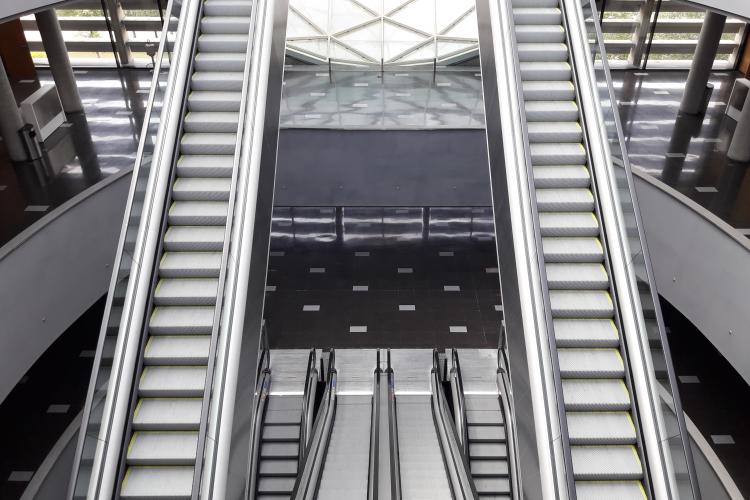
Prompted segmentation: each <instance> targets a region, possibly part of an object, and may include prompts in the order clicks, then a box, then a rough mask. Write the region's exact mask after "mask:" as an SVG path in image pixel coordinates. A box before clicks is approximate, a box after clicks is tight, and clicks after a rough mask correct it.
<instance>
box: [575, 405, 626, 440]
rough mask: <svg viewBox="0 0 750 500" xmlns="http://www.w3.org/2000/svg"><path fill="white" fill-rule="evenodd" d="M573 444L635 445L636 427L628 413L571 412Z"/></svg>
mask: <svg viewBox="0 0 750 500" xmlns="http://www.w3.org/2000/svg"><path fill="white" fill-rule="evenodd" d="M568 435H569V436H570V442H571V444H576V445H588V444H595V443H600V444H635V442H636V439H635V438H636V436H635V425H634V424H633V420H632V418H631V417H630V414H629V413H628V412H624V411H622V412H598V413H597V412H591V413H587V412H570V413H568Z"/></svg>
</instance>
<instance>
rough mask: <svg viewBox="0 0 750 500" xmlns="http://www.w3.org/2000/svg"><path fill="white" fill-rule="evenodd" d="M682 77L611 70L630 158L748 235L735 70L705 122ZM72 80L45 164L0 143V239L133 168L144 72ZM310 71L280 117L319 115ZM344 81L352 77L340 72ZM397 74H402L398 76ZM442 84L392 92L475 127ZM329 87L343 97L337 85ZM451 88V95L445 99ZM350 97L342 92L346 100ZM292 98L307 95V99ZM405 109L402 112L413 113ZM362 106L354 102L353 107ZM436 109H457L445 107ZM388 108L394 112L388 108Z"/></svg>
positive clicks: (719, 88) (749, 209)
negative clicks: (79, 107) (732, 99)
mask: <svg viewBox="0 0 750 500" xmlns="http://www.w3.org/2000/svg"><path fill="white" fill-rule="evenodd" d="M686 76H687V72H685V71H651V72H643V71H632V70H628V71H615V72H613V79H614V83H615V91H616V94H617V97H618V99H619V101H620V110H621V117H622V121H623V128H624V133H625V136H626V141H627V148H628V153H629V156H630V159H631V162H632V164H633V165H634V166H635V167H636V168H638V169H641V170H642V171H645V172H647V173H649V174H650V175H652V176H654V177H655V178H657V179H659V180H661V181H662V182H665V183H666V184H668V185H670V186H672V187H674V188H676V189H677V190H678V191H680V192H681V193H683V194H685V195H686V196H688V197H689V198H691V199H693V200H694V201H696V202H697V203H698V204H700V205H701V206H703V207H705V208H707V209H708V210H710V211H711V212H713V213H714V214H716V215H717V216H718V217H720V218H721V219H723V220H725V221H726V222H728V223H729V224H730V225H732V226H733V227H735V228H736V229H737V230H738V231H740V232H741V233H742V234H745V235H750V176H748V175H747V170H748V168H747V167H748V166H749V165H748V164H742V163H736V162H732V161H729V160H727V158H726V151H727V149H728V147H729V140H730V139H731V135H732V133H733V129H734V122H733V121H732V120H730V119H728V118H726V117H725V116H724V108H725V104H726V102H727V100H728V98H729V93H730V91H731V86H732V82H733V81H734V79H735V78H737V77H738V76H739V73H736V72H716V73H714V74H713V75H712V77H711V83H712V84H713V85H714V87H715V90H714V92H713V95H712V97H711V102H710V105H709V108H708V112H707V114H706V116H705V118H700V117H693V116H680V115H679V112H678V106H679V101H680V97H681V95H682V89H683V87H684V81H685V78H686ZM76 77H77V80H78V85H79V89H80V93H81V98H82V100H83V103H84V107H85V115H79V116H77V117H73V119H72V120H71V123H70V125H67V126H66V127H65V128H63V129H61V130H60V131H58V132H57V133H56V134H54V135H53V136H52V137H50V138H49V139H48V140H47V142H46V144H45V147H46V149H47V155H46V159H47V161H46V162H45V164H44V165H42V164H40V163H39V162H37V164H26V165H18V166H14V165H11V164H10V162H9V161H8V160H7V156H6V154H5V151H4V149H3V144H2V141H0V213H2V214H3V217H2V218H0V245H2V244H4V243H6V242H8V241H9V240H10V239H11V238H13V237H14V236H16V235H17V234H18V233H20V232H21V231H22V230H23V229H25V228H26V227H28V226H29V225H30V224H32V223H33V222H34V221H36V220H38V219H40V218H41V217H43V216H44V214H46V213H48V212H49V211H50V210H52V209H53V208H55V207H56V206H58V205H60V204H61V203H64V202H65V201H66V200H68V199H70V198H71V197H73V196H75V195H76V194H78V193H79V192H81V191H82V190H84V189H86V188H87V187H89V186H91V185H92V184H94V183H96V182H98V181H99V180H101V179H102V178H104V177H106V176H108V175H112V174H116V173H117V172H119V171H120V170H121V169H123V168H129V167H131V166H132V164H133V161H134V159H135V154H136V150H137V146H138V135H139V133H140V129H141V124H142V119H143V113H144V106H145V102H146V100H147V98H148V89H149V86H150V82H151V75H150V73H149V72H148V71H147V70H132V69H131V70H119V71H118V70H114V69H90V70H85V71H77V72H76ZM313 77H314V74H313V75H312V76H309V75H308V76H305V75H304V74H297V73H290V76H289V78H290V83H292V84H293V85H292V87H294V88H293V89H291V90H287V91H286V93H285V99H287V101H285V102H284V103H282V110H285V113H287V114H289V113H291V114H292V115H293V116H296V117H299V116H304V115H306V114H311V115H314V116H317V115H320V113H321V111H320V110H319V109H317V108H315V107H314V106H312V107H310V106H311V105H310V104H309V102H308V101H309V100H310V95H313V94H315V95H317V94H319V92H312V91H313V90H316V89H317V87H315V88H313V87H310V85H312V83H310V82H308V80H306V79H305V78H308V79H309V78H313ZM346 78H352V76H351V75H346ZM394 78H395V77H394ZM399 78H401V79H407V80H408V78H407V77H405V76H400V77H399ZM466 78H475V75H474V73H467V75H466ZM296 80H299V82H298V81H296ZM51 81H52V80H51V76H50V75H49V73H48V72H47V71H44V70H41V71H39V82H40V83H42V84H44V83H50V82H51ZM462 81H463V80H462ZM339 83H341V82H339ZM355 83H356V82H355ZM360 83H361V82H360ZM438 83H439V82H438ZM443 83H451V86H446V87H439V88H438V87H435V89H432V90H430V92H434V94H435V96H434V97H430V95H428V94H425V95H422V94H419V95H416V94H415V95H414V96H412V97H409V98H404V97H396V98H397V99H401V100H404V99H406V100H409V99H411V100H413V101H415V102H411V101H409V103H410V104H411V105H412V108H414V109H417V108H419V109H422V111H420V112H422V113H423V115H424V116H428V115H430V116H432V115H435V113H437V112H438V109H437V108H435V109H433V108H430V106H431V105H430V104H429V103H431V102H433V101H434V102H436V103H438V104H440V105H441V106H442V105H443V104H445V103H443V101H442V100H445V102H447V103H453V102H454V101H455V102H458V103H459V104H460V105H461V106H458V105H456V106H457V107H465V106H464V104H465V103H464V101H466V102H469V101H470V102H471V103H473V104H472V106H473V107H471V109H472V110H473V111H472V113H471V116H473V118H472V119H471V120H473V121H471V120H469V121H466V122H456V123H455V124H454V126H457V127H467V126H468V127H470V128H475V127H476V126H478V124H481V123H482V122H483V116H481V115H482V113H481V110H478V109H475V108H476V103H477V102H481V99H480V98H479V97H477V95H475V94H476V92H474V93H473V94H472V93H471V92H472V91H473V90H475V89H474V88H473V87H471V89H469V90H466V91H464V90H463V88H464V87H465V85H464V87H461V86H460V85H458V84H457V83H455V82H452V81H448V80H446V82H443ZM342 84H343V83H342ZM315 85H318V84H315ZM352 85H353V84H352ZM373 85H374V84H373ZM399 85H401V84H400V83H399ZM435 85H437V83H435ZM37 86H38V83H37V82H34V81H22V82H14V91H15V92H16V95H17V99H18V100H19V101H20V100H22V99H24V98H25V97H26V96H28V95H29V94H30V93H31V92H33V91H34V90H36V88H37ZM297 87H299V88H297ZM308 87H309V88H308ZM459 87H460V88H459ZM368 88H369V87H368ZM384 88H385V87H384ZM395 88H396V87H394V89H395ZM399 88H400V87H399ZM378 89H379V87H378V88H374V87H373V88H372V89H371V90H369V91H370V92H375V94H377V92H378V91H380V90H378ZM318 90H319V89H318ZM391 90H393V89H391ZM354 91H356V92H358V93H359V94H361V93H362V92H366V91H367V89H364V90H363V88H360V87H357V88H356V89H354V88H353V90H352V92H354ZM337 92H344V93H345V92H346V89H339V90H338V91H337ZM394 92H395V90H394ZM451 92H452V93H454V94H456V95H457V96H458V97H452V96H453V94H452V93H451ZM462 92H463V93H462ZM359 94H357V95H359ZM381 94H382V92H381ZM381 94H377V95H374V97H373V99H375V100H377V99H376V98H377V97H378V96H380V97H381V99H380V100H382V99H383V98H384V97H385V94H382V95H381ZM464 94H466V95H470V96H471V99H469V100H467V99H468V98H466V96H464ZM337 95H338V94H337ZM347 95H349V94H347ZM357 95H354V94H352V95H351V96H349V97H347V98H349V99H354V98H355V97H357ZM287 96H288V97H287ZM300 96H302V97H304V96H307V97H306V99H307V100H308V101H304V100H302V97H300ZM360 97H361V96H360ZM337 99H338V100H340V99H339V98H338V97H337ZM418 99H423V100H424V103H422V101H419V102H416V101H417V100H418ZM441 99H442V100H441ZM461 99H463V100H464V101H461ZM338 100H337V102H338ZM434 102H433V104H434ZM337 106H340V103H339V104H337ZM435 106H437V104H435ZM308 108H309V109H308ZM412 108H409V109H411V110H412V111H413V109H412ZM336 109H337V110H338V109H339V108H338V107H337V108H336ZM430 110H432V111H430ZM303 111H305V112H304V113H303ZM371 111H372V110H370V109H369V108H367V109H364V108H363V109H359V108H357V112H359V113H365V112H371ZM439 111H440V112H441V113H444V114H445V113H448V114H450V113H454V114H455V113H456V111H455V110H454V109H453V108H446V109H442V108H441V109H440V110H439ZM399 112H401V111H399ZM425 113H427V114H425ZM391 114H392V115H394V116H396V115H397V113H396V111H393V112H391ZM285 116H286V115H285ZM404 116H405V115H404ZM285 120H286V121H285V122H284V123H285V126H303V127H304V126H306V125H305V123H296V122H294V121H293V120H291V121H290V119H288V118H287V119H285ZM311 120H312V118H311ZM308 121H309V120H308ZM313 121H314V120H313ZM425 123H426V122H425ZM329 125H330V124H329ZM346 126H351V124H346Z"/></svg>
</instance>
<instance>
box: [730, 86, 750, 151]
mask: <svg viewBox="0 0 750 500" xmlns="http://www.w3.org/2000/svg"><path fill="white" fill-rule="evenodd" d="M727 156H728V157H729V159H730V160H734V161H742V162H745V161H750V92H748V93H747V97H745V104H744V105H743V106H742V112H741V113H740V119H739V120H737V127H736V128H735V129H734V135H733V136H732V142H730V143H729V150H728V151H727Z"/></svg>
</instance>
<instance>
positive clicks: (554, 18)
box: [513, 7, 562, 26]
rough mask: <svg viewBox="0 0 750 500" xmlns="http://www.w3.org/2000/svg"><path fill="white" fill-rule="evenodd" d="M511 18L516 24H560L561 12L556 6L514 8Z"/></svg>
mask: <svg viewBox="0 0 750 500" xmlns="http://www.w3.org/2000/svg"><path fill="white" fill-rule="evenodd" d="M513 20H514V21H515V23H516V24H517V25H524V24H532V25H536V26H538V25H560V24H562V12H561V11H560V9H558V8H557V7H546V8H532V9H528V8H524V7H520V8H514V9H513Z"/></svg>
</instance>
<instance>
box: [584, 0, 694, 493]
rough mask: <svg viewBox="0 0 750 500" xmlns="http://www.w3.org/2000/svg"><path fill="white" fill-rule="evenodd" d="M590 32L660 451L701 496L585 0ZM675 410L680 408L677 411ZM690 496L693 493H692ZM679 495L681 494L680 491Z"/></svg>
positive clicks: (685, 487)
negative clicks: (654, 391)
mask: <svg viewBox="0 0 750 500" xmlns="http://www.w3.org/2000/svg"><path fill="white" fill-rule="evenodd" d="M581 6H582V9H583V18H584V22H585V26H586V35H587V39H588V43H589V48H590V50H591V56H592V59H593V63H594V64H593V66H594V75H595V79H596V82H595V84H596V87H597V90H598V97H599V103H600V107H601V111H602V118H603V120H604V125H605V127H604V128H605V130H603V133H604V134H605V138H606V140H607V141H608V143H609V150H610V153H611V158H612V163H613V164H614V166H615V167H616V168H614V169H613V170H614V177H615V178H614V181H615V184H616V185H615V189H617V192H618V195H619V200H618V201H619V202H620V209H621V211H622V216H623V222H624V226H625V231H626V233H627V234H626V235H625V237H626V242H627V246H628V248H627V249H626V250H627V258H628V265H629V267H630V269H631V270H632V272H633V273H634V275H635V278H636V280H637V284H638V293H639V297H636V300H640V307H641V309H642V310H643V314H644V319H645V323H646V331H647V336H648V346H649V348H650V351H651V358H652V360H653V369H654V375H655V378H656V380H657V382H658V383H659V385H660V386H661V389H663V391H660V392H662V396H663V398H660V404H659V406H660V410H661V414H662V415H661V417H662V418H661V420H662V421H663V423H664V434H663V435H662V439H663V441H664V442H663V443H662V449H663V450H665V454H667V455H668V458H669V459H671V462H672V463H671V468H672V470H673V472H674V475H675V479H676V481H677V489H678V491H679V492H680V493H681V494H679V497H680V498H691V496H692V498H700V492H699V490H698V486H697V484H696V479H695V478H696V476H695V469H694V465H693V457H692V453H691V450H690V448H689V447H688V446H686V443H687V442H688V436H687V431H686V430H685V420H684V415H683V413H682V406H681V404H680V397H679V393H678V392H677V384H676V382H675V377H674V368H673V366H672V359H671V357H670V354H669V345H668V343H667V337H666V331H665V329H664V322H663V319H662V315H661V308H660V306H659V302H658V294H657V292H656V287H655V284H654V276H653V271H652V269H651V262H650V259H649V256H648V250H647V248H646V241H645V235H644V233H643V225H642V222H641V216H640V210H639V208H638V200H637V197H636V194H635V186H634V184H633V176H632V172H631V168H630V162H629V160H628V156H627V153H626V151H625V147H624V139H623V134H622V125H621V123H620V117H619V114H618V113H619V112H618V109H617V100H616V98H615V95H614V90H613V87H612V78H611V75H610V71H609V65H608V62H607V59H606V55H605V51H604V43H603V38H602V33H601V27H600V25H599V23H598V22H597V20H598V19H599V17H598V14H597V11H596V6H595V5H594V4H593V2H592V1H590V0H581ZM675 409H676V411H675ZM691 494H692V495H691ZM676 496H677V495H676Z"/></svg>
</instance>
